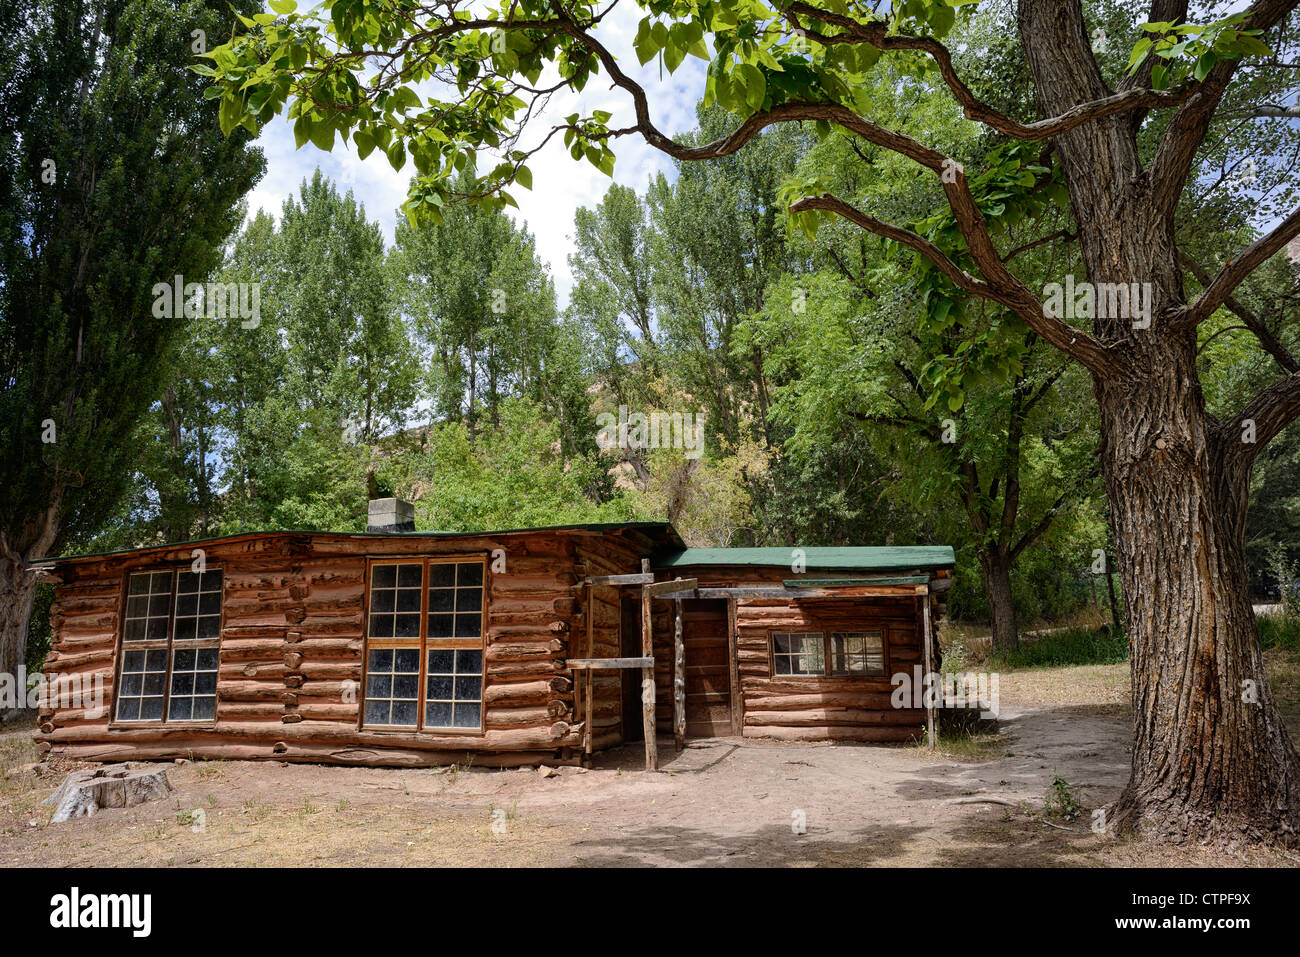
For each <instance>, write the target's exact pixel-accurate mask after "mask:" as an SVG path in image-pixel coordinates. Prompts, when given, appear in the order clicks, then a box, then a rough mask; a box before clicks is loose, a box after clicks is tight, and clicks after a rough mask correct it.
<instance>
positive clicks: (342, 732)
mask: <svg viewBox="0 0 1300 957" xmlns="http://www.w3.org/2000/svg"><path fill="white" fill-rule="evenodd" d="M285 717H295V716H294V715H285ZM297 717H301V715H298V716H297ZM577 730H578V726H577V725H574V726H573V729H572V730H571V734H576V732H577ZM101 736H102V737H103V739H104V740H105V741H113V742H117V741H121V742H127V743H149V742H154V743H159V742H169V741H176V740H185V739H187V738H189V739H193V737H194V736H195V735H194V729H192V728H186V727H183V726H178V725H173V726H167V725H162V726H155V727H150V728H113V729H107V730H99V731H97V730H95V729H90V728H85V729H83V728H57V729H55V730H54V731H52V732H51V733H49V734H48V735H47V737H48V738H49V740H50V741H51V742H52V743H55V744H62V743H73V742H90V741H100V743H104V741H101ZM202 737H203V736H200V738H202ZM209 738H210V739H212V740H223V739H228V740H230V741H231V742H234V743H251V742H260V741H267V742H272V741H276V740H285V741H296V742H310V743H315V744H333V743H338V744H348V745H355V744H361V745H368V746H375V747H388V746H394V747H408V748H416V749H421V750H432V749H436V748H441V747H454V748H458V749H465V748H470V749H482V750H488V751H494V750H495V751H513V750H527V749H530V748H532V749H536V748H550V747H555V746H556V745H555V744H554V743H553V739H552V738H551V736H550V729H549V727H547V726H542V727H537V728H518V729H507V730H489V731H485V732H484V733H483V734H480V735H466V734H459V735H457V734H439V733H436V732H429V731H410V732H404V731H367V730H362V731H357V730H356V729H355V728H340V727H339V726H338V725H337V724H336V723H334V722H326V721H307V722H299V723H298V724H296V725H294V726H292V727H288V726H285V725H284V724H282V723H280V722H276V721H269V722H254V721H241V722H236V723H232V724H230V725H222V726H221V727H220V728H219V729H214V730H213V731H212V732H210V733H209ZM565 743H567V744H574V743H576V740H575V741H567V742H565Z"/></svg>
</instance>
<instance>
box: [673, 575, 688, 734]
mask: <svg viewBox="0 0 1300 957" xmlns="http://www.w3.org/2000/svg"><path fill="white" fill-rule="evenodd" d="M673 745H674V746H675V747H676V748H677V750H678V751H680V750H681V749H682V748H684V747H686V645H685V643H684V642H683V641H682V600H681V599H680V598H675V599H673Z"/></svg>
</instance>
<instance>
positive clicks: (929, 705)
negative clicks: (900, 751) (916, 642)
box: [921, 593, 939, 751]
mask: <svg viewBox="0 0 1300 957" xmlns="http://www.w3.org/2000/svg"><path fill="white" fill-rule="evenodd" d="M921 635H922V639H921V640H922V641H923V642H924V643H925V676H926V680H927V682H928V681H932V680H935V679H934V678H931V675H932V674H933V673H934V653H933V651H932V650H931V648H930V596H929V594H928V593H927V594H925V595H922V596H921ZM921 693H922V694H924V695H925V700H926V705H925V732H926V737H927V739H928V741H929V745H930V750H932V751H933V750H934V749H935V747H937V746H938V743H939V742H938V740H937V739H936V738H935V729H934V723H935V722H934V701H933V700H932V699H933V696H932V695H931V694H929V693H928V689H927V688H922V689H921Z"/></svg>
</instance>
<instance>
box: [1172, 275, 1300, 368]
mask: <svg viewBox="0 0 1300 957" xmlns="http://www.w3.org/2000/svg"><path fill="white" fill-rule="evenodd" d="M1178 261H1179V262H1180V263H1182V265H1183V268H1185V269H1187V270H1188V271H1189V272H1190V273H1191V274H1192V275H1193V276H1195V277H1196V281H1197V282H1199V283H1200V284H1201V286H1202V288H1206V287H1208V286H1209V285H1210V283H1211V282H1212V280H1211V279H1210V274H1209V272H1208V271H1206V269H1205V268H1204V267H1202V266H1201V265H1200V263H1197V262H1194V261H1193V260H1192V259H1191V258H1189V257H1188V256H1187V255H1186V254H1185V253H1183V252H1179V254H1178ZM1223 304H1224V305H1225V306H1227V307H1228V308H1229V309H1231V310H1232V311H1233V313H1235V314H1236V316H1237V318H1238V319H1240V320H1241V321H1242V323H1244V324H1245V327H1246V328H1247V329H1249V330H1250V331H1251V332H1252V333H1254V335H1255V338H1256V339H1258V340H1259V344H1260V345H1261V346H1263V347H1264V351H1265V352H1267V353H1268V354H1269V355H1271V356H1272V357H1273V358H1274V359H1276V360H1277V364H1278V365H1280V366H1281V367H1282V371H1284V372H1300V362H1297V361H1296V360H1295V357H1294V356H1292V355H1291V353H1290V352H1288V351H1287V348H1286V346H1284V345H1282V343H1281V342H1279V341H1278V339H1277V337H1276V336H1274V335H1273V333H1271V332H1269V330H1268V327H1267V326H1266V325H1264V321H1263V320H1262V319H1260V317H1259V316H1258V315H1256V314H1255V313H1254V312H1253V311H1252V310H1251V309H1250V308H1249V307H1247V306H1246V305H1245V304H1244V303H1242V301H1241V300H1240V299H1238V298H1236V297H1235V296H1231V295H1229V296H1226V297H1224V300H1223Z"/></svg>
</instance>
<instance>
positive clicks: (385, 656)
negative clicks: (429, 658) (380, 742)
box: [366, 648, 420, 728]
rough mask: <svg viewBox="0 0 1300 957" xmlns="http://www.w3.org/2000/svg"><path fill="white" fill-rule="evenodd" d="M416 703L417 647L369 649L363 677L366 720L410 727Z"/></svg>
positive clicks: (418, 672) (388, 725) (374, 723)
mask: <svg viewBox="0 0 1300 957" xmlns="http://www.w3.org/2000/svg"><path fill="white" fill-rule="evenodd" d="M419 705H420V649H418V648H384V649H375V650H373V651H371V652H370V669H369V674H368V675H367V677H366V724H369V725H382V726H387V727H406V728H414V727H415V723H416V712H417V711H418V709H419Z"/></svg>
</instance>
